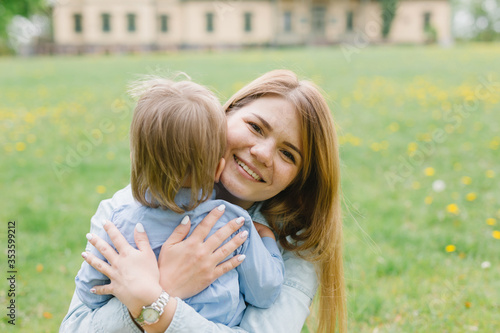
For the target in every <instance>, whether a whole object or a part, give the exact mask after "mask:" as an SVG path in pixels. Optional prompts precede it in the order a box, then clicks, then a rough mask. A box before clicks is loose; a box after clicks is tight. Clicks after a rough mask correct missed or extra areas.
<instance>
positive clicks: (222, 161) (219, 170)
mask: <svg viewBox="0 0 500 333" xmlns="http://www.w3.org/2000/svg"><path fill="white" fill-rule="evenodd" d="M225 166H226V160H225V159H224V158H221V159H220V161H219V164H218V165H217V169H216V170H215V182H216V183H218V182H219V179H220V175H221V174H222V170H224V167H225Z"/></svg>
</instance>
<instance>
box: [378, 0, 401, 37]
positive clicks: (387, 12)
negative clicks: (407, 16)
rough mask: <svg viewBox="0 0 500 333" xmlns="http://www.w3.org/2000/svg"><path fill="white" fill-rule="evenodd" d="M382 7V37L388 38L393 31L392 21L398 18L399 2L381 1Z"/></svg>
mask: <svg viewBox="0 0 500 333" xmlns="http://www.w3.org/2000/svg"><path fill="white" fill-rule="evenodd" d="M380 6H381V7H382V37H384V38H387V36H388V35H389V32H390V31H391V24H392V20H394V17H395V16H396V9H397V6H398V0H380Z"/></svg>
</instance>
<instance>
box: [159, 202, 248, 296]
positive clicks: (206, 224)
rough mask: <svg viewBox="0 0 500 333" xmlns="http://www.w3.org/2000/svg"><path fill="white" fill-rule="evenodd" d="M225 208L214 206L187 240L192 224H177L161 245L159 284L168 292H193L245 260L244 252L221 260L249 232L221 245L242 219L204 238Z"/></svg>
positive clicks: (192, 293) (176, 294) (241, 241)
mask: <svg viewBox="0 0 500 333" xmlns="http://www.w3.org/2000/svg"><path fill="white" fill-rule="evenodd" d="M224 208H225V207H224V205H221V206H219V207H217V208H215V209H213V210H212V211H211V212H210V213H209V214H208V215H207V216H206V217H205V218H204V219H203V221H202V222H201V223H200V224H199V225H198V226H197V227H196V228H195V230H194V231H193V233H192V234H191V235H190V236H189V237H188V238H186V239H184V238H185V237H186V235H187V234H188V233H189V230H190V224H191V223H190V221H189V220H188V219H186V220H184V222H185V224H179V226H178V227H177V228H176V229H175V230H174V232H173V233H172V235H171V236H170V237H169V239H168V240H167V241H166V242H165V244H163V246H162V248H161V252H160V256H159V258H158V266H159V267H160V284H161V286H162V287H163V289H164V290H165V291H167V292H168V293H169V294H170V295H173V296H176V297H180V298H188V297H191V296H193V295H196V294H197V293H199V292H200V291H202V290H203V289H205V288H206V287H208V286H209V285H210V284H211V283H212V282H213V281H215V280H216V279H217V278H218V277H220V276H221V275H223V274H224V273H226V272H228V271H230V270H231V269H233V268H235V267H236V266H238V265H239V264H241V262H242V261H243V260H244V259H245V256H244V255H239V256H235V257H233V258H231V259H230V260H227V261H225V262H224V263H220V262H221V261H222V260H224V259H225V258H226V257H227V256H228V255H229V254H231V253H232V252H233V251H235V250H236V249H237V248H238V247H239V246H240V245H241V244H243V242H244V241H245V239H246V238H247V236H248V232H246V231H244V232H242V233H240V234H238V235H237V236H236V237H233V238H232V239H231V240H230V241H229V242H227V243H226V244H224V246H221V247H220V245H221V244H222V243H223V242H224V241H225V240H226V239H227V238H228V237H229V236H231V235H232V234H233V233H234V232H236V231H237V230H238V229H239V228H240V227H241V226H242V225H243V221H239V220H238V219H234V220H231V221H230V222H229V223H228V224H227V225H225V226H224V227H222V228H221V229H219V230H217V232H216V233H214V234H213V235H212V236H210V237H209V238H208V239H207V240H205V238H207V235H208V233H209V232H210V230H211V229H212V227H213V226H214V225H215V223H216V222H217V220H218V219H219V218H220V217H221V216H222V215H223V214H224Z"/></svg>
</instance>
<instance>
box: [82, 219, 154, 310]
mask: <svg viewBox="0 0 500 333" xmlns="http://www.w3.org/2000/svg"><path fill="white" fill-rule="evenodd" d="M104 230H105V231H106V232H107V233H108V235H109V237H110V239H111V241H112V242H113V244H114V245H115V247H116V250H117V251H118V253H117V252H116V251H115V249H113V248H112V247H111V246H110V245H109V244H108V243H107V242H105V241H104V240H102V239H101V238H100V237H99V236H97V235H94V234H87V239H88V240H89V242H90V243H91V244H92V245H94V246H95V248H96V249H97V250H98V251H99V252H101V254H102V255H103V256H104V257H105V258H106V259H107V260H108V262H109V264H108V263H106V262H104V261H102V260H100V259H99V258H97V257H95V256H94V255H92V254H91V253H87V252H84V253H82V257H83V258H84V259H85V261H87V262H88V263H89V264H90V265H91V266H92V267H94V268H95V269H97V270H98V271H99V272H101V273H103V274H104V275H106V276H107V277H108V278H109V279H110V280H111V283H110V284H108V285H104V286H95V287H94V288H92V289H91V292H95V293H96V294H98V295H106V294H112V295H114V296H115V297H117V298H118V299H119V300H120V301H121V302H122V303H123V304H125V306H126V307H127V308H128V309H129V311H130V314H131V315H132V317H133V318H137V317H138V316H139V315H140V313H141V310H142V306H144V305H149V304H151V303H153V302H154V301H155V300H156V299H157V298H158V296H159V295H160V293H161V292H162V288H161V286H160V283H159V279H160V272H159V270H158V264H157V261H156V256H155V254H154V252H153V250H151V246H150V245H149V239H148V236H147V235H146V233H145V232H144V227H143V226H142V224H140V223H139V224H137V225H136V228H135V230H134V239H135V243H136V245H137V247H138V250H136V249H135V248H133V247H132V246H131V245H130V244H129V243H128V242H127V240H126V239H125V238H124V237H123V236H122V234H121V233H120V231H119V230H118V229H117V228H116V227H115V225H114V224H113V223H111V222H109V221H106V222H105V224H104Z"/></svg>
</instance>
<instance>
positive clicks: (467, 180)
mask: <svg viewBox="0 0 500 333" xmlns="http://www.w3.org/2000/svg"><path fill="white" fill-rule="evenodd" d="M460 181H461V182H462V184H465V185H470V184H471V183H472V178H470V177H469V176H463V177H462V179H460Z"/></svg>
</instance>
